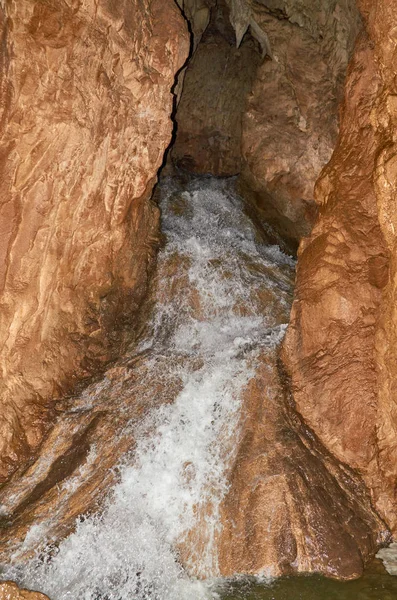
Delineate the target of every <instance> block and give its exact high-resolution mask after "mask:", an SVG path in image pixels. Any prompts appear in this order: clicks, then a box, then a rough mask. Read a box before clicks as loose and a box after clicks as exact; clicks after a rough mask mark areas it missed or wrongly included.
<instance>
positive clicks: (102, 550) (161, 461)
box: [3, 178, 294, 600]
mask: <svg viewBox="0 0 397 600" xmlns="http://www.w3.org/2000/svg"><path fill="white" fill-rule="evenodd" d="M175 186H176V184H173V183H172V182H166V183H165V184H164V185H163V190H162V201H161V207H162V222H163V232H164V234H165V236H166V244H165V246H164V248H163V249H162V250H161V251H160V253H159V257H158V267H157V276H156V283H155V286H156V296H157V304H156V309H155V313H154V315H155V316H154V319H153V322H152V324H151V328H150V331H149V332H148V333H147V334H146V335H145V336H144V338H143V339H142V340H141V341H140V343H139V347H138V348H137V349H136V348H135V352H138V353H140V354H142V353H143V354H144V355H145V356H146V357H147V358H146V359H145V369H144V371H142V381H141V383H142V384H143V386H144V388H145V397H146V398H147V401H148V402H150V401H151V400H152V399H154V398H155V399H156V403H155V407H154V408H153V409H152V410H151V411H149V413H148V414H147V415H146V417H145V418H144V421H143V422H142V424H141V425H140V428H139V432H138V434H137V433H136V431H135V432H134V435H135V437H136V440H137V444H136V447H135V449H134V451H133V453H132V454H131V456H129V457H128V458H126V459H125V461H124V462H123V465H122V466H121V467H120V469H121V480H120V482H119V483H118V484H117V485H116V486H115V488H114V489H113V490H111V492H110V493H109V495H108V498H107V500H106V503H105V507H104V509H103V510H102V512H101V513H100V514H97V515H94V516H90V517H87V518H82V519H81V520H80V521H79V522H78V524H77V527H76V530H75V532H74V533H73V534H71V535H70V536H69V537H68V538H67V539H65V540H64V541H62V542H61V543H60V545H59V550H58V551H57V553H56V554H55V555H51V556H50V555H48V556H46V554H45V553H44V558H43V552H42V551H41V552H40V554H39V553H37V558H35V559H33V560H31V561H30V562H29V563H28V564H27V565H26V566H24V567H23V568H22V571H21V570H20V569H19V568H18V569H17V570H15V569H14V567H13V566H12V565H11V566H9V567H8V568H7V569H6V571H5V573H3V577H4V576H6V577H7V576H8V577H14V578H15V577H16V578H17V579H18V580H19V582H20V583H22V584H23V585H24V586H26V587H29V588H30V589H36V590H40V591H42V592H44V593H46V594H48V595H49V596H50V598H51V599H52V600H66V599H73V600H100V599H102V600H105V599H106V600H127V599H128V600H131V599H137V600H148V599H151V600H188V599H189V600H191V599H193V598H194V599H195V600H200V599H204V598H211V597H214V595H215V592H214V591H211V585H210V584H209V583H208V580H207V583H204V582H202V581H201V580H199V579H196V578H195V577H193V576H192V575H191V574H192V573H196V574H198V575H199V576H200V578H201V577H203V578H216V577H217V576H218V575H219V571H218V563H217V550H216V539H217V535H218V534H219V530H220V527H221V522H220V518H219V513H220V506H221V503H222V500H223V498H224V496H225V494H226V493H227V489H228V485H227V470H228V466H229V465H230V464H231V462H232V460H233V457H234V455H235V451H236V447H237V443H236V441H237V440H238V426H239V421H240V419H241V414H240V413H241V410H240V409H241V396H242V393H243V391H244V389H245V387H246V385H247V383H248V381H249V380H250V378H251V377H253V376H254V375H255V359H256V357H257V356H258V354H259V351H260V350H261V349H263V347H269V346H270V347H273V346H274V345H276V344H278V343H279V341H280V340H281V338H282V336H283V333H284V330H285V325H284V324H282V323H280V317H279V315H280V308H281V309H282V310H281V313H285V312H286V311H288V307H289V304H290V301H291V297H290V296H291V286H290V280H291V274H292V272H293V266H294V265H293V261H292V259H290V258H289V257H287V256H286V255H285V254H283V253H282V252H281V251H280V250H279V248H278V247H277V246H270V245H266V244H265V243H264V242H263V240H261V239H260V236H259V235H258V231H257V229H256V228H255V227H254V225H253V223H252V221H251V220H250V218H249V217H248V216H247V215H246V214H245V213H244V211H243V205H242V201H241V199H240V198H239V197H238V196H237V195H236V194H235V193H234V192H233V186H232V183H231V182H230V181H226V182H225V181H221V180H214V179H205V178H204V179H203V178H201V179H199V180H195V181H193V182H192V183H190V184H189V185H188V186H187V189H186V190H185V191H182V192H181V191H180V190H179V189H178V188H177V187H175ZM170 266H171V267H172V268H171V270H170ZM264 290H265V292H264ZM265 297H266V298H267V300H266V301H264V298H265ZM139 373H140V371H139V366H138V367H137V374H138V376H139ZM168 377H170V378H171V379H173V380H174V381H175V380H177V381H178V382H179V383H178V386H177V389H176V390H175V393H174V397H173V399H172V400H173V401H170V400H169V399H168V398H164V400H163V401H160V402H158V394H161V393H163V392H161V390H163V389H167V384H166V383H165V384H164V381H165V382H166V381H167V378H168ZM160 384H161V385H160ZM160 388H161V389H160ZM159 390H160V391H159ZM196 524H199V526H198V527H196V528H195V525H196ZM197 530H199V534H197V533H196V532H197ZM35 534H37V532H35ZM40 535H41V536H42V539H43V546H44V545H45V531H41V532H40ZM186 548H187V549H188V550H186ZM178 551H179V552H181V553H182V555H183V556H182V558H183V562H184V568H182V566H180V563H179V562H178Z"/></svg>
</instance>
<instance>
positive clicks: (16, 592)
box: [0, 581, 49, 600]
mask: <svg viewBox="0 0 397 600" xmlns="http://www.w3.org/2000/svg"><path fill="white" fill-rule="evenodd" d="M0 600H49V599H48V596H45V595H44V594H40V593H39V592H30V591H29V590H22V589H20V588H19V587H18V586H17V584H16V583H13V582H12V581H4V582H3V583H0Z"/></svg>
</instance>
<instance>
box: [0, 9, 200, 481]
mask: <svg viewBox="0 0 397 600" xmlns="http://www.w3.org/2000/svg"><path fill="white" fill-rule="evenodd" d="M0 28H1V35H2V48H1V53H0V60H1V80H0V89H1V110H2V115H1V131H0V134H1V140H0V169H1V178H0V196H1V202H0V222H1V235H0V314H1V316H0V365H1V371H0V374H1V382H0V398H1V400H0V481H5V480H6V479H7V478H8V477H9V476H10V474H11V473H12V472H13V471H14V470H15V469H16V468H17V467H18V466H19V465H23V464H25V462H26V460H27V459H28V457H29V456H30V455H31V453H32V452H34V451H35V450H36V449H37V448H38V446H39V445H40V443H41V441H42V439H43V435H44V434H45V432H46V431H47V429H48V424H49V422H50V420H51V419H52V417H53V414H52V407H53V406H54V399H56V398H57V397H59V395H60V394H62V393H64V392H65V391H67V390H68V389H70V388H71V387H72V385H73V384H74V383H75V382H76V381H78V380H79V379H81V378H83V377H87V376H89V375H91V373H92V372H95V371H96V370H98V368H101V366H103V365H104V363H106V362H107V361H108V360H109V359H111V358H112V357H114V356H115V355H117V353H118V351H119V348H120V341H121V337H122V336H121V331H122V330H123V329H124V328H125V326H126V325H127V324H129V325H130V328H131V329H132V330H133V327H134V326H133V322H132V321H131V318H132V315H133V314H134V311H136V309H137V307H138V306H139V304H140V302H141V299H142V297H143V295H144V293H145V290H146V284H147V277H148V271H149V270H150V266H151V263H152V260H153V256H154V248H155V246H156V243H157V236H158V209H157V208H156V207H155V206H154V204H153V203H152V202H150V201H149V199H148V198H149V196H150V194H151V190H152V187H153V184H154V182H155V179H156V172H157V170H158V168H159V166H160V165H161V162H162V160H163V153H164V150H165V148H166V147H167V145H168V144H169V142H170V139H171V129H172V123H171V120H170V113H171V111H172V104H173V97H172V94H171V88H172V86H173V84H174V78H175V73H176V72H177V71H178V69H179V68H180V67H181V66H182V64H183V62H184V60H185V59H186V57H187V54H188V49H189V39H188V32H187V28H186V24H185V22H184V20H183V18H182V15H181V14H180V11H179V9H178V7H177V6H176V5H175V3H174V2H173V0H154V1H149V0H140V1H132V0H129V1H121V2H117V1H113V0H100V1H99V2H98V1H96V0H76V1H75V0H73V1H72V2H66V1H61V2H59V1H57V0H46V1H44V0H38V1H37V2H29V1H26V2H25V1H24V2H15V3H9V2H7V3H1V6H0Z"/></svg>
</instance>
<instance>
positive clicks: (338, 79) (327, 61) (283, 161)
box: [241, 0, 360, 241]
mask: <svg viewBox="0 0 397 600" xmlns="http://www.w3.org/2000/svg"><path fill="white" fill-rule="evenodd" d="M244 1H245V3H247V2H248V0H244ZM251 4H252V7H253V8H252V14H253V18H254V19H255V22H256V23H257V26H258V27H260V29H261V31H264V32H266V34H267V36H268V39H269V44H270V48H271V51H270V52H268V54H271V57H272V60H270V59H269V58H266V59H265V60H264V61H263V63H262V65H261V66H260V68H259V70H258V72H257V76H256V79H255V82H254V85H253V89H252V93H251V95H250V96H249V99H248V105H247V107H246V111H245V114H244V118H243V125H242V127H243V135H242V156H243V169H242V182H241V183H242V189H243V190H244V192H245V193H246V194H250V195H251V197H252V199H253V201H254V202H255V203H256V204H257V205H258V206H259V207H260V208H261V209H262V211H263V215H264V218H265V219H266V220H268V221H269V222H271V223H272V224H273V225H275V226H276V227H277V228H278V229H279V231H280V232H281V233H282V234H283V235H284V236H285V237H286V238H290V239H291V240H298V241H299V239H300V238H301V237H302V236H304V235H308V233H309V232H310V230H311V228H312V226H313V223H314V219H315V215H316V206H315V202H314V184H315V182H316V179H317V178H318V176H319V174H320V171H321V169H322V168H323V166H324V165H325V164H326V163H327V162H328V160H329V159H330V158H331V154H332V151H333V149H334V147H335V143H336V138H337V132H338V118H337V117H338V105H339V102H340V100H341V97H342V90H343V81H344V76H345V72H346V68H347V64H348V60H349V57H350V54H351V50H352V45H353V42H354V39H355V37H356V34H357V31H358V29H359V25H360V19H359V15H358V12H357V9H355V7H354V4H353V3H352V2H344V1H339V0H332V1H331V2H329V1H328V0H317V1H316V2H313V1H312V0H301V1H300V2H290V1H285V0H275V1H268V0H267V1H263V2H260V3H258V2H251Z"/></svg>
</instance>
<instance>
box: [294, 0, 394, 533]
mask: <svg viewBox="0 0 397 600" xmlns="http://www.w3.org/2000/svg"><path fill="white" fill-rule="evenodd" d="M359 7H360V9H361V11H362V14H363V17H364V19H365V26H366V31H365V32H364V33H363V34H362V35H361V36H360V39H359V40H358V42H357V45H356V49H355V55H354V59H353V61H352V63H351V65H350V68H349V73H348V77H347V83H346V91H345V101H344V105H343V109H342V121H341V132H340V136H339V141H338V144H337V147H336V150H335V152H334V155H333V157H332V160H331V161H330V163H329V164H328V165H327V167H326V168H325V169H324V171H323V172H322V175H321V177H320V180H319V182H318V184H317V188H316V189H317V191H316V200H317V203H318V205H319V207H320V214H319V219H318V222H317V224H316V226H315V227H314V229H313V232H312V234H311V236H310V237H309V238H308V239H307V240H304V242H303V243H302V244H301V247H300V251H299V259H298V272H297V286H296V298H295V301H294V304H293V309H292V315H291V324H290V326H289V329H288V333H287V337H286V340H285V345H284V352H283V359H284V363H285V365H286V367H287V370H288V372H289V374H290V376H291V379H292V393H293V397H294V400H295V402H296V406H297V408H298V410H299V412H300V413H301V414H302V416H303V418H304V419H305V421H306V422H307V423H308V424H309V425H310V427H311V428H312V429H313V431H314V432H315V433H316V434H317V436H318V437H319V439H320V440H321V441H322V443H323V444H324V445H325V446H326V447H327V448H328V450H329V451H330V452H331V453H332V454H333V455H334V456H336V457H337V458H338V459H339V460H340V461H342V462H343V463H345V464H348V465H350V466H351V467H353V468H354V469H355V470H356V472H358V473H360V474H361V476H362V477H363V479H364V481H365V483H366V484H367V486H368V488H369V489H370V491H371V497H372V503H373V506H374V507H375V508H376V509H377V511H378V513H379V514H380V516H381V517H382V518H383V519H384V520H385V521H386V523H387V524H388V526H389V527H390V528H391V530H392V532H394V534H396V533H397V510H396V508H397V497H396V494H397V491H396V485H395V482H396V478H397V426H396V423H397V408H396V401H395V386H396V384H395V380H396V375H395V374H396V347H397V344H396V322H397V315H396V305H397V302H396V284H397V275H396V235H395V231H396V227H397V221H396V219H397V212H396V207H395V184H396V173H397V168H396V165H397V160H396V157H397V149H396V140H395V128H396V119H397V103H396V97H397V96H396V91H397V90H396V78H395V31H396V25H397V17H396V14H395V11H393V8H392V6H391V5H390V3H389V2H388V1H387V0H381V1H380V2H377V3H372V2H360V3H359Z"/></svg>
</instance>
